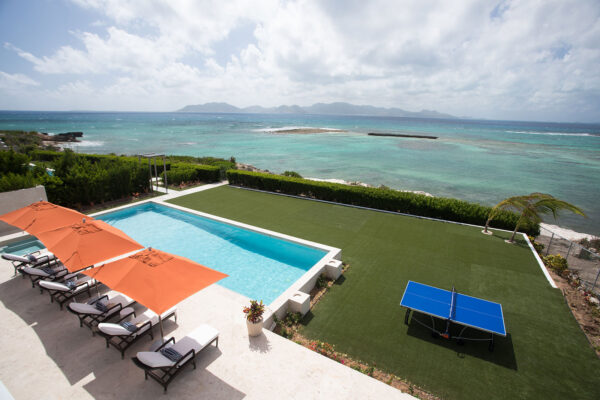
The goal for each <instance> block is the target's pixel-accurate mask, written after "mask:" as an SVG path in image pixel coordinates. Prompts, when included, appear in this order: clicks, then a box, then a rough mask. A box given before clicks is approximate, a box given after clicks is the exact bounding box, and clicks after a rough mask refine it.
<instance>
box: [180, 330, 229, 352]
mask: <svg viewBox="0 0 600 400" xmlns="http://www.w3.org/2000/svg"><path fill="white" fill-rule="evenodd" d="M217 336H219V331H218V330H216V329H215V328H213V327H212V326H210V325H206V324H202V325H200V326H198V327H197V328H196V329H194V330H193V331H192V332H191V333H190V334H188V335H187V336H185V337H183V338H181V339H180V340H179V341H177V343H175V344H174V345H173V350H176V351H177V352H178V353H179V354H182V355H183V354H185V353H187V352H188V351H190V350H191V349H194V350H196V353H197V352H199V351H200V350H202V349H203V348H205V347H206V346H207V345H208V344H209V343H210V342H212V341H213V340H215V339H216V338H217Z"/></svg>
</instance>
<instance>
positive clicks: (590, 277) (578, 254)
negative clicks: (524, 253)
mask: <svg viewBox="0 0 600 400" xmlns="http://www.w3.org/2000/svg"><path fill="white" fill-rule="evenodd" d="M540 233H541V234H540V236H538V237H537V238H536V239H535V241H536V242H538V243H542V244H543V245H544V246H545V247H544V250H543V251H542V255H543V256H547V255H548V254H560V255H561V256H563V257H565V258H566V259H567V262H568V263H569V269H570V270H573V271H576V272H577V274H578V275H579V278H580V279H581V282H582V284H583V285H584V286H585V288H586V289H587V290H589V291H592V292H594V293H596V294H600V279H599V278H600V256H599V255H598V254H597V253H595V252H592V251H590V250H588V249H586V248H585V247H583V246H582V245H581V244H579V243H577V242H573V241H571V240H568V239H565V238H564V237H562V236H560V235H558V234H556V233H554V232H552V231H550V230H547V229H544V228H541V227H540Z"/></svg>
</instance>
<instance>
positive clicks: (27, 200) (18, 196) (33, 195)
mask: <svg viewBox="0 0 600 400" xmlns="http://www.w3.org/2000/svg"><path fill="white" fill-rule="evenodd" d="M40 200H44V201H48V197H47V196H46V188H45V187H43V186H36V187H33V188H29V189H21V190H14V191H12V192H3V193H0V215H2V214H6V213H7V212H11V211H14V210H17V209H19V208H21V207H25V206H28V205H30V204H31V203H35V202H36V201H40ZM20 231H21V230H20V229H19V228H15V227H14V226H12V225H9V224H7V223H5V222H2V221H0V236H4V235H10V234H11V233H17V232H20Z"/></svg>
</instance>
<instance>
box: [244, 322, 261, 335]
mask: <svg viewBox="0 0 600 400" xmlns="http://www.w3.org/2000/svg"><path fill="white" fill-rule="evenodd" d="M246 326H248V336H258V335H260V334H261V333H262V328H263V317H260V318H259V319H258V321H256V322H252V321H250V320H248V319H247V320H246Z"/></svg>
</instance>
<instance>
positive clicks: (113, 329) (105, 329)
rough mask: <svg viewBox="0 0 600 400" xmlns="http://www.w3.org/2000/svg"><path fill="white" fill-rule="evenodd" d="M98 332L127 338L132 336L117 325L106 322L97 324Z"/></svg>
mask: <svg viewBox="0 0 600 400" xmlns="http://www.w3.org/2000/svg"><path fill="white" fill-rule="evenodd" d="M98 330H99V331H100V332H102V333H105V334H107V335H111V336H123V335H125V336H129V335H132V334H133V332H131V331H129V330H127V329H126V328H124V327H122V326H121V325H119V324H111V323H106V322H102V323H99V324H98Z"/></svg>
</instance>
